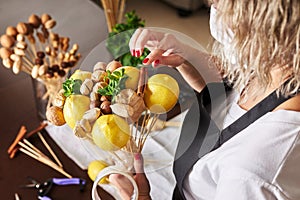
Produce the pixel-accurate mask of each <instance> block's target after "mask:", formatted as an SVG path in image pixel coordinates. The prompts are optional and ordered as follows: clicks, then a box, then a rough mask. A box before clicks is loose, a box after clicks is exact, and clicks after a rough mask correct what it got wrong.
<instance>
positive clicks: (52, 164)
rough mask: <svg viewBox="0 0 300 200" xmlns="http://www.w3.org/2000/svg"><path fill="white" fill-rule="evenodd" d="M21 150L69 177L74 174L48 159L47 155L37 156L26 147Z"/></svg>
mask: <svg viewBox="0 0 300 200" xmlns="http://www.w3.org/2000/svg"><path fill="white" fill-rule="evenodd" d="M20 151H21V152H23V153H25V154H26V155H28V156H30V157H32V158H34V159H36V160H37V161H39V162H41V163H43V164H45V165H48V166H49V167H51V168H52V169H54V170H56V171H58V172H60V173H61V174H63V175H64V176H66V177H67V178H72V176H71V175H70V174H68V173H67V172H65V171H64V170H63V169H62V168H60V167H59V166H58V165H56V164H55V163H53V162H52V161H50V160H48V159H46V158H45V157H42V156H37V155H35V154H33V153H31V152H30V151H28V150H26V149H24V148H20Z"/></svg>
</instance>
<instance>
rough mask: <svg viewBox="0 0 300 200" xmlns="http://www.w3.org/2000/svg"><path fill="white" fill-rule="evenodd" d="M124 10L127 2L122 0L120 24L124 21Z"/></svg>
mask: <svg viewBox="0 0 300 200" xmlns="http://www.w3.org/2000/svg"><path fill="white" fill-rule="evenodd" d="M124 10H125V0H121V5H120V9H119V13H118V15H119V16H118V21H117V22H118V23H121V22H122V20H123V15H124Z"/></svg>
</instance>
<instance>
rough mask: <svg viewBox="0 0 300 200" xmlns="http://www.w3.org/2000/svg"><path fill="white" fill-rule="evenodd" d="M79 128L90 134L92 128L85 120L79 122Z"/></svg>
mask: <svg viewBox="0 0 300 200" xmlns="http://www.w3.org/2000/svg"><path fill="white" fill-rule="evenodd" d="M79 124H80V126H81V128H82V129H83V130H84V132H86V133H90V132H91V131H92V127H91V125H90V122H89V121H88V120H86V119H81V120H80V122H79Z"/></svg>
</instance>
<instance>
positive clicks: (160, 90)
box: [144, 74, 179, 114]
mask: <svg viewBox="0 0 300 200" xmlns="http://www.w3.org/2000/svg"><path fill="white" fill-rule="evenodd" d="M178 96H179V86H178V83H177V81H176V80H175V79H174V78H173V77H171V76H170V75H168V74H155V75H153V76H151V77H150V78H149V79H148V82H147V87H146V89H145V94H144V101H145V104H146V107H147V108H148V109H149V110H150V111H151V112H152V113H157V114H161V113H165V112H168V111H169V110H171V109H172V108H173V107H174V106H175V104H176V103H177V100H178Z"/></svg>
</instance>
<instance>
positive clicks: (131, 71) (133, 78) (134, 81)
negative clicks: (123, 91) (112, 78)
mask: <svg viewBox="0 0 300 200" xmlns="http://www.w3.org/2000/svg"><path fill="white" fill-rule="evenodd" d="M122 69H125V71H124V73H125V75H127V79H126V81H125V88H127V89H133V90H136V89H137V86H138V83H139V77H140V70H139V69H138V68H136V67H132V66H123V67H120V68H118V69H116V71H120V70H122Z"/></svg>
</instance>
